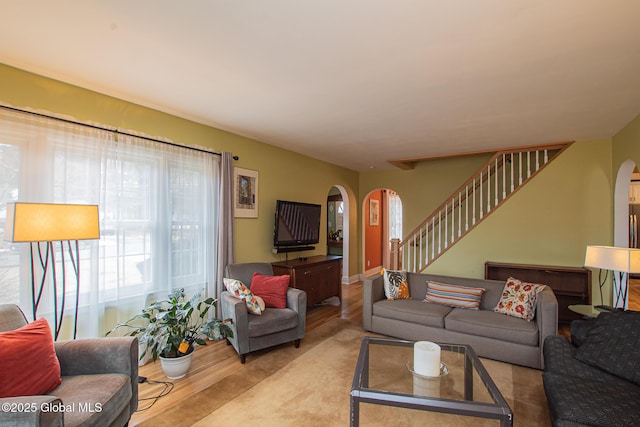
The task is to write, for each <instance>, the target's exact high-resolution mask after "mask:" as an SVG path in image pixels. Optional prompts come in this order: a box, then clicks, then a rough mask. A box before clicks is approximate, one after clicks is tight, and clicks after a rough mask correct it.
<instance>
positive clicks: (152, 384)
mask: <svg viewBox="0 0 640 427" xmlns="http://www.w3.org/2000/svg"><path fill="white" fill-rule="evenodd" d="M333 318H342V319H347V320H350V321H352V322H354V323H357V324H360V325H361V324H362V282H357V283H354V284H351V285H342V304H341V305H340V306H332V305H324V306H317V307H314V308H311V309H309V310H308V311H307V331H311V330H313V329H315V328H317V327H318V326H320V325H322V324H324V323H325V322H327V321H329V320H331V319H333ZM303 345H304V341H303ZM292 347H293V345H292ZM266 352H267V351H266V350H265V351H263V352H260V351H258V352H254V353H251V354H249V355H247V363H246V364H244V365H243V364H241V363H240V358H239V357H238V354H237V353H236V352H235V350H234V349H233V347H232V346H230V345H227V344H226V342H225V341H212V342H210V343H209V344H208V345H207V346H206V347H199V348H198V350H197V351H196V352H195V353H194V355H193V362H192V366H191V369H190V371H189V374H188V375H187V376H186V377H185V378H183V379H181V380H176V381H173V382H172V383H173V389H171V391H170V392H169V395H167V396H165V397H161V398H159V399H157V400H156V401H155V403H153V406H151V404H152V402H153V398H154V397H156V396H158V395H159V394H161V393H162V392H163V390H165V389H166V386H165V385H164V384H163V383H161V382H166V381H168V380H167V378H166V377H165V376H164V373H163V372H162V368H161V367H160V362H157V363H147V364H146V365H144V366H141V367H140V372H139V375H140V376H144V377H147V378H148V381H147V382H145V383H142V384H140V385H139V387H138V392H139V394H140V399H141V400H140V403H139V405H138V411H139V412H136V413H135V414H134V415H133V417H132V418H131V421H130V422H129V425H130V426H135V425H138V424H140V423H142V422H144V421H146V420H148V419H150V418H151V417H154V416H155V415H158V414H161V413H162V412H163V411H166V410H167V409H169V408H172V407H175V406H177V405H180V404H181V403H182V402H184V401H185V400H188V399H190V398H191V397H192V396H193V395H194V394H196V393H198V392H199V391H202V390H204V389H205V388H207V387H209V386H211V384H213V383H216V382H219V381H223V380H224V379H225V378H227V377H229V376H230V375H232V374H234V373H237V372H238V371H240V370H243V369H249V368H250V366H249V365H250V363H249V362H250V360H251V359H253V358H260V357H262V356H263V355H264V354H265V353H266ZM143 399H151V400H143ZM145 408H149V409H146V410H145Z"/></svg>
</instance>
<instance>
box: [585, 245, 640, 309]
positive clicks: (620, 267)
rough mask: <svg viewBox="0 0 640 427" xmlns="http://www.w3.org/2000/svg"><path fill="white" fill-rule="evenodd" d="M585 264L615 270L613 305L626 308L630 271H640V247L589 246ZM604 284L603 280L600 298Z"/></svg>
mask: <svg viewBox="0 0 640 427" xmlns="http://www.w3.org/2000/svg"><path fill="white" fill-rule="evenodd" d="M584 265H585V267H594V268H599V269H601V270H610V271H612V272H613V307H614V308H622V309H625V310H626V309H627V308H628V303H629V298H628V289H629V284H628V282H629V280H628V279H629V273H640V249H634V248H619V247H615V246H587V253H586V255H585V260H584ZM605 277H606V276H605ZM603 285H604V283H603V282H601V283H600V298H602V286H603ZM603 304H604V302H603Z"/></svg>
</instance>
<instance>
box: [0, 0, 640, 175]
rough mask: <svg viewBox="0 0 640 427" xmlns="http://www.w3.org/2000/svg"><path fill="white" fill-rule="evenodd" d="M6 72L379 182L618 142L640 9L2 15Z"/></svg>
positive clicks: (221, 5)
mask: <svg viewBox="0 0 640 427" xmlns="http://www.w3.org/2000/svg"><path fill="white" fill-rule="evenodd" d="M0 62H2V63H5V64H8V65H12V66H16V67H18V68H22V69H25V70H28V71H33V72H35V73H38V74H41V75H44V76H49V77H52V78H56V79H59V80H62V81H65V82H69V83H72V84H75V85H78V86H82V87H85V88H88V89H92V90H95V91H98V92H102V93H105V94H108V95H112V96H115V97H118V98H122V99H125V100H128V101H132V102H135V103H138V104H141V105H145V106H148V107H152V108H156V109H158V110H162V111H165V112H168V113H171V114H175V115H177V116H181V117H185V118H188V119H191V120H194V121H197V122H200V123H204V124H208V125H212V126H215V127H218V128H220V129H225V130H228V131H231V132H234V133H237V134H240V135H245V136H248V137H251V138H255V139H257V140H260V141H262V142H265V143H268V144H272V145H275V146H279V147H284V148H287V149H290V150H292V151H296V152H299V153H302V154H306V155H308V156H310V157H314V158H317V159H321V160H325V161H327V162H330V163H334V164H337V165H340V166H345V167H348V168H351V169H354V170H360V171H363V170H369V168H371V167H375V168H376V169H384V168H392V166H391V165H389V164H388V163H387V160H390V159H401V158H410V157H421V156H429V155H437V154H449V153H458V152H465V151H475V150H481V149H491V148H500V147H510V146H518V145H531V144H543V143H551V142H559V141H567V140H585V139H592V138H601V137H610V136H612V135H614V134H615V133H616V132H618V131H619V130H620V129H621V128H622V127H624V126H625V125H626V124H627V123H629V121H631V120H632V119H633V118H634V117H636V116H637V115H638V114H640V1H639V0H606V1H605V0H235V1H234V0H187V1H177V0H57V1H45V0H0ZM1 98H2V95H1V94H0V99H1Z"/></svg>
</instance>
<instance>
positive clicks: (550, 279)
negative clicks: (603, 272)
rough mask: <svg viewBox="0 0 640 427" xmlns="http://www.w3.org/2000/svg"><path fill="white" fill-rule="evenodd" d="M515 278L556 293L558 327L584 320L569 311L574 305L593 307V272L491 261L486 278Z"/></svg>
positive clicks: (578, 268) (488, 262) (485, 273)
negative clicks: (573, 321)
mask: <svg viewBox="0 0 640 427" xmlns="http://www.w3.org/2000/svg"><path fill="white" fill-rule="evenodd" d="M509 276H511V277H514V278H516V279H518V280H522V281H523V282H530V283H542V284H543V285H547V286H549V287H551V289H553V293H554V294H555V295H556V298H557V299H558V323H561V324H567V323H570V322H571V321H572V320H574V319H580V318H581V316H580V315H579V314H578V313H574V312H573V311H571V310H569V306H570V305H574V304H580V305H589V304H591V270H589V269H588V268H581V267H557V266H546V265H528V264H507V263H498V262H491V261H487V262H486V263H485V265H484V278H485V279H493V280H505V281H506V280H507V278H508V277H509Z"/></svg>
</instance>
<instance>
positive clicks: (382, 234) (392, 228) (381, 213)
mask: <svg viewBox="0 0 640 427" xmlns="http://www.w3.org/2000/svg"><path fill="white" fill-rule="evenodd" d="M362 215H363V216H362V228H363V232H362V245H363V251H362V253H363V264H364V265H363V269H362V270H363V276H371V275H373V274H377V273H379V272H380V268H382V267H385V268H389V267H390V265H391V259H390V257H391V245H390V242H391V239H393V238H397V239H402V233H403V231H402V218H403V216H402V200H401V198H400V197H399V196H398V194H397V193H396V192H395V191H394V190H392V189H390V188H379V189H376V190H373V191H371V192H370V193H369V194H367V196H366V197H365V198H364V200H363V206H362Z"/></svg>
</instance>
